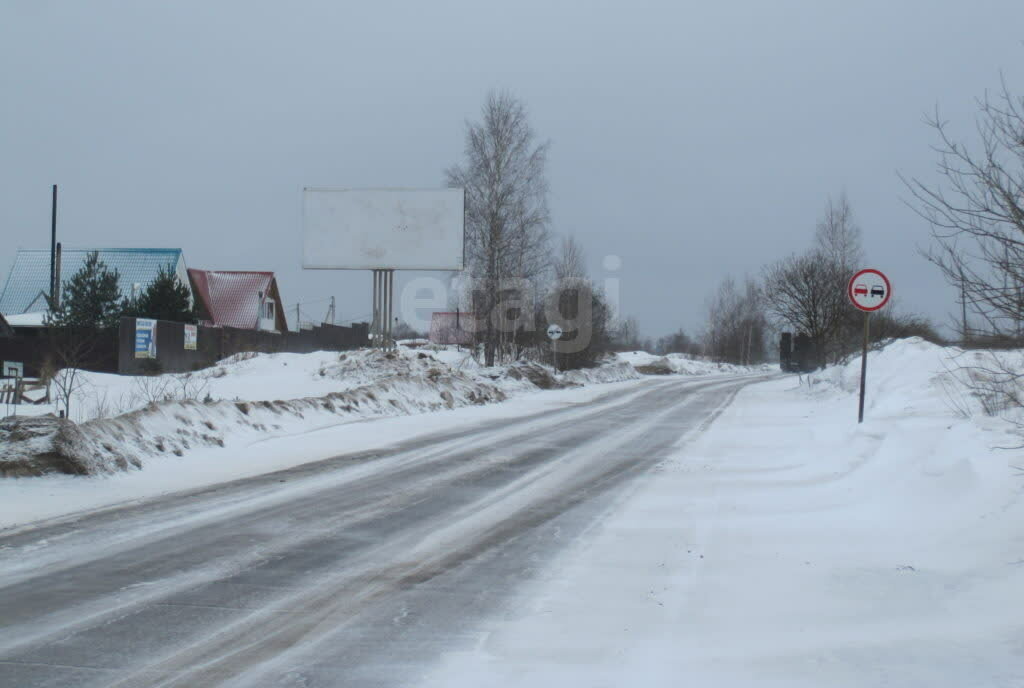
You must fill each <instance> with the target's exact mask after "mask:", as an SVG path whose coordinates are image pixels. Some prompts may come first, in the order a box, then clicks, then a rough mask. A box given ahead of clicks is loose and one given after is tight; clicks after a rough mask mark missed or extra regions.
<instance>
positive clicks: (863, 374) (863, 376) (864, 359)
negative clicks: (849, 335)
mask: <svg viewBox="0 0 1024 688" xmlns="http://www.w3.org/2000/svg"><path fill="white" fill-rule="evenodd" d="M870 322H871V313H869V312H867V311H865V312H864V348H863V349H861V352H860V411H859V412H858V414H857V422H858V423H863V422H864V385H865V383H866V382H867V379H868V327H869V323H870Z"/></svg>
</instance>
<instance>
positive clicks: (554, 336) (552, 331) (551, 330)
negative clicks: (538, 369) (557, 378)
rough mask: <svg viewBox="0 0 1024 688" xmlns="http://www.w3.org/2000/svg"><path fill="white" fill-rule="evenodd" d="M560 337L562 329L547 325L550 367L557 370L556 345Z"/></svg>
mask: <svg viewBox="0 0 1024 688" xmlns="http://www.w3.org/2000/svg"><path fill="white" fill-rule="evenodd" d="M561 337H562V328H561V327H559V326H558V325H555V324H554V323H552V324H551V325H548V339H550V340H551V366H552V367H553V368H554V369H555V370H556V371H557V370H558V349H557V348H556V346H555V345H556V343H557V342H558V340H559V339H560V338H561Z"/></svg>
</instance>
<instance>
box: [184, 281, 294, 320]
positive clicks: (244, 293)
mask: <svg viewBox="0 0 1024 688" xmlns="http://www.w3.org/2000/svg"><path fill="white" fill-rule="evenodd" d="M188 276H189V279H190V280H191V281H192V291H193V292H194V293H195V295H196V298H197V299H198V300H199V301H201V302H202V304H203V306H205V310H206V312H207V314H209V316H210V320H211V321H212V322H213V324H214V325H220V326H223V327H239V328H244V329H247V330H253V329H256V328H257V327H258V326H259V320H260V305H261V304H262V303H263V301H264V300H265V299H266V298H267V297H271V298H274V300H275V301H277V302H278V303H277V306H276V308H275V316H276V317H275V319H276V320H277V321H278V322H279V323H280V322H281V321H283V315H282V311H281V308H282V305H281V303H280V296H279V295H278V294H277V285H276V283H275V280H274V273H272V272H253V271H242V270H196V269H194V268H189V270H188ZM278 329H282V328H281V327H280V326H279V327H278Z"/></svg>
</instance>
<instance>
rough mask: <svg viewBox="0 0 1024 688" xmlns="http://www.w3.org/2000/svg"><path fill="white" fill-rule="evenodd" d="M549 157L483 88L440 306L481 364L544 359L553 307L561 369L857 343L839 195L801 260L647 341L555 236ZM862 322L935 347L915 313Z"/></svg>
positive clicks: (848, 227) (830, 355) (759, 356)
mask: <svg viewBox="0 0 1024 688" xmlns="http://www.w3.org/2000/svg"><path fill="white" fill-rule="evenodd" d="M548 150H549V143H548V142H546V141H538V140H537V137H536V134H535V132H534V131H533V129H532V128H531V126H530V124H529V121H528V118H527V114H526V108H525V106H524V104H523V103H522V102H521V101H520V100H518V99H517V98H515V97H514V96H512V95H511V94H509V93H504V92H502V93H492V94H490V95H489V96H488V98H487V100H486V102H485V103H484V106H483V110H482V113H481V118H480V120H479V121H477V122H469V123H467V126H466V138H465V152H464V156H463V160H462V162H461V163H459V164H457V165H454V166H452V167H451V168H449V169H448V170H447V171H446V175H445V176H446V181H447V183H448V185H449V186H453V187H462V188H464V189H465V190H466V246H467V268H468V273H469V275H470V276H471V279H469V280H463V281H462V282H461V284H462V285H463V287H462V289H461V291H459V292H458V293H457V294H456V295H455V300H456V301H457V303H452V304H451V305H452V307H453V308H454V307H459V308H462V310H463V312H466V313H473V314H474V315H475V319H476V322H477V326H476V331H475V335H474V336H475V339H476V344H477V350H478V351H479V355H480V357H481V362H482V363H484V364H485V365H488V366H490V365H495V364H499V363H505V362H509V361H514V360H518V359H520V358H523V357H530V358H540V359H547V360H550V358H549V357H550V356H551V354H550V351H551V346H550V343H549V342H548V340H547V338H546V337H545V334H544V333H545V330H546V328H547V324H548V322H549V321H551V320H552V318H551V313H552V312H556V313H558V314H559V316H560V318H561V320H562V321H563V322H560V323H559V324H562V325H563V330H565V336H564V337H563V339H562V340H560V341H559V343H558V345H557V346H558V351H559V356H558V361H557V363H558V366H559V367H560V368H576V367H585V366H591V365H594V364H595V363H596V362H598V361H599V360H600V359H601V358H602V357H603V356H604V355H605V354H606V353H608V352H612V351H627V350H646V351H651V352H654V353H660V354H668V353H684V354H691V355H695V356H704V357H707V358H710V359H712V360H715V361H721V362H728V363H737V364H756V363H762V362H766V361H770V360H778V349H777V344H776V342H777V341H778V336H779V334H780V333H781V332H784V331H789V332H792V333H794V334H804V335H806V336H807V338H808V340H809V342H810V345H811V348H812V358H813V359H814V362H815V363H816V364H817V365H824V364H826V363H829V362H835V361H840V360H843V359H844V357H846V356H848V355H849V354H850V353H851V352H853V351H855V350H856V349H857V348H858V347H859V346H860V342H861V339H862V336H863V335H862V332H863V330H862V328H863V319H862V316H861V314H860V312H859V311H857V310H856V309H854V308H853V307H852V306H851V305H850V304H849V303H848V301H847V298H846V285H847V282H848V280H849V279H850V276H851V275H853V274H854V272H856V270H857V269H859V268H861V267H862V266H863V265H864V258H865V256H864V254H863V250H862V247H861V229H860V228H859V226H858V225H857V223H856V221H855V219H854V214H853V210H852V208H851V205H850V202H849V200H848V199H847V197H846V195H845V194H842V195H840V196H839V197H838V198H837V199H832V198H829V199H828V200H827V202H826V204H825V209H824V212H823V214H822V215H821V217H820V219H819V221H818V223H817V227H816V228H815V230H814V233H813V236H812V238H811V242H810V246H809V248H808V249H807V251H806V252H805V253H803V254H799V255H791V256H788V257H785V258H782V259H779V260H777V261H775V262H773V263H771V264H769V265H767V266H765V267H764V268H763V270H762V271H761V274H760V275H758V276H756V277H750V276H748V277H745V278H744V279H742V280H737V279H735V278H733V277H726V278H724V279H723V280H722V282H721V283H720V284H719V285H718V287H717V289H716V290H715V291H714V293H713V294H711V295H710V297H709V298H708V300H707V307H706V323H705V326H704V328H703V331H701V332H697V333H693V334H689V333H686V332H684V331H683V330H682V329H680V330H678V331H676V332H674V333H673V334H671V335H668V336H664V337H661V338H659V339H657V340H653V339H651V338H649V337H644V336H642V334H641V332H640V328H639V325H638V323H637V321H636V319H635V318H633V317H629V316H627V315H624V314H622V313H618V312H615V311H614V310H613V307H612V304H611V303H610V301H609V299H608V297H607V295H606V294H605V293H604V292H603V291H602V290H601V288H600V287H598V286H597V285H596V284H595V282H594V281H593V280H592V279H591V278H590V277H589V275H588V274H587V271H586V267H585V262H586V261H585V259H584V250H583V247H582V246H581V244H580V243H579V242H578V241H577V240H576V239H575V238H571V237H567V238H562V239H561V240H557V241H556V239H555V237H554V235H553V232H552V228H551V218H550V214H549V212H548V203H547V196H548V183H547V177H546V164H547V155H548ZM1022 217H1024V215H1022ZM766 293H771V294H772V299H770V300H769V299H765V298H764V295H765V294H766ZM553 308H554V309H555V310H552V309H553ZM556 319H557V318H556ZM872 321H873V324H872V339H873V340H874V341H880V340H884V339H888V338H891V337H907V336H912V335H917V336H921V337H924V338H926V339H929V340H931V341H939V340H940V336H939V334H938V332H937V331H936V328H935V327H934V326H933V325H932V324H931V323H930V322H928V321H927V320H926V319H925V318H923V317H920V316H917V315H912V314H904V313H900V312H899V311H898V310H897V309H896V308H894V307H892V306H890V307H889V308H887V309H886V311H884V312H881V313H877V314H875V315H873V316H872ZM566 324H567V325H568V326H566Z"/></svg>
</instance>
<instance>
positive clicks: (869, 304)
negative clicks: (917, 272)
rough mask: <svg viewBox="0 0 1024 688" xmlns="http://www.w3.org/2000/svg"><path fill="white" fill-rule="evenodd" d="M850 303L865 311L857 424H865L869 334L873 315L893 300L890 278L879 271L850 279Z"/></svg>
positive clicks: (867, 272) (861, 274) (848, 290)
mask: <svg viewBox="0 0 1024 688" xmlns="http://www.w3.org/2000/svg"><path fill="white" fill-rule="evenodd" d="M846 294H847V296H849V297H850V303H852V304H853V305H854V306H856V307H857V308H859V309H860V310H862V311H864V346H863V348H862V349H861V353H860V405H859V408H858V411H857V422H858V423H863V422H864V388H865V386H866V384H867V379H868V334H869V332H870V329H869V328H870V326H871V314H872V313H874V312H875V311H877V310H880V309H881V308H882V307H884V306H885V304H887V303H889V299H890V298H892V284H891V283H890V282H889V278H888V277H886V276H885V275H884V274H882V273H881V272H880V271H878V270H872V269H867V270H861V271H860V272H858V273H857V274H856V275H854V276H853V277H851V278H850V283H849V284H848V285H847V287H846Z"/></svg>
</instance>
